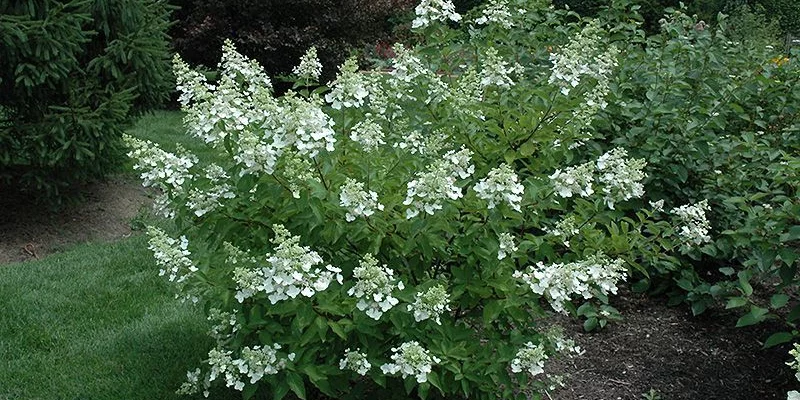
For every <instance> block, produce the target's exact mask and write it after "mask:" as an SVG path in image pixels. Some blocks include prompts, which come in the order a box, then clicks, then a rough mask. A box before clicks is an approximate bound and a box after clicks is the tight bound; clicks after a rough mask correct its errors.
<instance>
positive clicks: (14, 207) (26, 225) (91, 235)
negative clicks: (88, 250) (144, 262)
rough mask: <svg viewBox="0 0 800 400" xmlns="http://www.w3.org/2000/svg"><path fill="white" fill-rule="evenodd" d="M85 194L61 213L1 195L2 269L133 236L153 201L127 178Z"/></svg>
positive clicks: (95, 186)
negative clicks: (138, 218)
mask: <svg viewBox="0 0 800 400" xmlns="http://www.w3.org/2000/svg"><path fill="white" fill-rule="evenodd" d="M79 190H80V194H81V196H82V197H83V199H82V200H81V201H79V202H77V204H72V205H66V206H63V207H62V209H60V210H59V211H57V212H53V211H50V210H49V209H48V208H47V206H43V205H39V204H36V203H35V202H32V201H31V200H30V198H28V197H26V196H24V195H20V194H13V193H9V192H8V191H4V193H3V195H2V196H0V209H2V210H3V212H2V213H0V264H7V263H11V262H19V261H26V260H31V259H36V258H42V257H43V256H45V255H47V254H50V253H54V252H58V251H61V250H63V249H64V248H65V247H66V246H69V245H72V244H77V243H82V242H87V241H111V240H116V239H120V238H123V237H127V236H129V235H130V234H131V220H132V219H133V218H134V217H136V215H137V213H138V212H139V210H140V209H141V208H142V207H143V206H144V205H145V204H148V203H149V202H150V200H149V199H148V196H147V193H146V191H145V189H144V188H142V185H141V183H138V182H133V181H132V180H125V179H121V178H120V179H112V180H109V181H107V182H100V183H92V184H87V185H85V186H82V187H81V188H80V189H79Z"/></svg>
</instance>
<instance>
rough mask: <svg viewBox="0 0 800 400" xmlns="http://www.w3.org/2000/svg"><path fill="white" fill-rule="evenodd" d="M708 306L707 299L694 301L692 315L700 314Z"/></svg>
mask: <svg viewBox="0 0 800 400" xmlns="http://www.w3.org/2000/svg"><path fill="white" fill-rule="evenodd" d="M706 308H708V304H707V303H706V302H705V301H695V302H693V303H692V315H700V314H702V313H703V312H704V311H706Z"/></svg>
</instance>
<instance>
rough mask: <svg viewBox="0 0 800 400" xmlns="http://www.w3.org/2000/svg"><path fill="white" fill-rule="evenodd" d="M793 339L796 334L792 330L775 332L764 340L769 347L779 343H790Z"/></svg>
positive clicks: (766, 347) (766, 346) (765, 346)
mask: <svg viewBox="0 0 800 400" xmlns="http://www.w3.org/2000/svg"><path fill="white" fill-rule="evenodd" d="M792 339H794V335H792V334H791V332H775V333H773V334H772V335H770V337H768V338H767V340H766V341H765V342H764V348H765V349H768V348H770V347H774V346H777V345H779V344H783V343H788V342H790V341H791V340H792Z"/></svg>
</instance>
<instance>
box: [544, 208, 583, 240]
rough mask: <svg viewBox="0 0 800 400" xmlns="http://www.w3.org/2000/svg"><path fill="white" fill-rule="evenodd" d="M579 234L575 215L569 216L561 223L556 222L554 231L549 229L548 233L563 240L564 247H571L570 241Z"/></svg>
mask: <svg viewBox="0 0 800 400" xmlns="http://www.w3.org/2000/svg"><path fill="white" fill-rule="evenodd" d="M578 232H579V230H578V221H577V220H576V219H575V216H574V215H569V216H567V217H565V218H563V219H561V220H560V221H558V222H556V226H555V227H553V229H548V230H547V233H549V234H551V235H553V236H556V237H558V238H561V240H562V242H563V243H564V246H567V247H569V239H570V238H571V237H573V236H575V235H577V234H578Z"/></svg>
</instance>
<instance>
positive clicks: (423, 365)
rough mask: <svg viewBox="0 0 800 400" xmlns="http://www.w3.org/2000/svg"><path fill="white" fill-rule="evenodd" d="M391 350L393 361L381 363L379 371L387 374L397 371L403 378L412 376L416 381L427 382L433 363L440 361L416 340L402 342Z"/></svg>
mask: <svg viewBox="0 0 800 400" xmlns="http://www.w3.org/2000/svg"><path fill="white" fill-rule="evenodd" d="M392 352H393V353H394V354H392V356H391V358H392V361H393V362H392V363H386V364H383V365H381V371H383V373H384V374H387V375H393V374H396V373H398V372H399V373H400V374H401V375H402V377H403V378H404V379H405V378H406V377H407V376H414V377H416V379H417V382H418V383H423V382H427V381H428V374H429V373H430V372H431V370H432V367H433V365H435V364H437V363H440V362H441V361H442V360H440V359H439V357H436V356H432V355H431V354H430V352H429V351H428V350H425V349H424V348H423V347H422V346H420V344H419V342H417V341H411V342H406V343H403V344H401V345H400V347H397V348H392Z"/></svg>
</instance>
